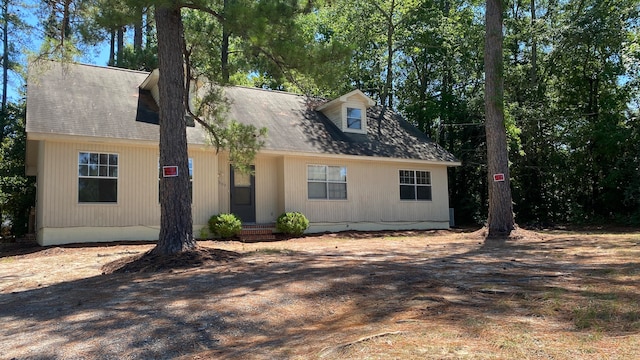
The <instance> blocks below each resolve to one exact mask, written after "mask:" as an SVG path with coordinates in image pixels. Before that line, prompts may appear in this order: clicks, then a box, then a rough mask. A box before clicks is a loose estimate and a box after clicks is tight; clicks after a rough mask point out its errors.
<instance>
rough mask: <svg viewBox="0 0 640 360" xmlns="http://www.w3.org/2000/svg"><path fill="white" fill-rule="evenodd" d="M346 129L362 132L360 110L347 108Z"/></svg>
mask: <svg viewBox="0 0 640 360" xmlns="http://www.w3.org/2000/svg"><path fill="white" fill-rule="evenodd" d="M347 129H353V130H362V109H360V108H351V107H348V108H347Z"/></svg>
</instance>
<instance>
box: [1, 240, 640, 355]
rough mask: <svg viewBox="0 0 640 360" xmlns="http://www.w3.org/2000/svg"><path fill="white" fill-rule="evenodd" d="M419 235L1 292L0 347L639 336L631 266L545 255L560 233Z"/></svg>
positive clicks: (125, 349) (163, 347)
mask: <svg viewBox="0 0 640 360" xmlns="http://www.w3.org/2000/svg"><path fill="white" fill-rule="evenodd" d="M428 240H429V239H428V237H426V238H425V241H424V246H423V248H422V249H420V251H419V252H416V251H415V249H414V250H411V251H410V250H409V249H403V248H396V249H394V250H392V251H384V252H383V251H380V250H369V251H368V252H365V253H362V252H360V251H358V252H357V253H356V252H353V251H349V250H337V249H326V250H323V251H322V252H320V251H315V252H305V251H287V252H282V253H273V254H253V255H246V254H245V255H244V256H237V255H236V254H234V253H221V254H224V255H225V256H227V258H220V259H217V260H216V259H213V260H211V261H210V262H207V263H206V264H203V265H201V266H199V267H197V268H184V269H176V270H172V271H167V272H162V273H144V272H137V273H113V274H105V275H102V276H95V277H92V278H87V279H81V280H76V281H70V282H65V283H60V284H56V285H53V286H49V287H46V288H38V289H33V290H29V291H24V292H17V293H9V294H0V319H2V321H3V323H4V324H5V325H6V326H5V327H3V329H2V330H0V334H2V337H1V338H2V339H4V340H0V348H7V347H6V346H5V345H6V344H7V341H8V340H7V339H11V342H12V344H13V345H14V346H15V347H14V350H12V351H13V352H12V353H10V354H16V353H18V354H21V355H20V356H21V357H25V358H61V357H64V356H69V354H72V355H71V356H74V355H73V354H75V356H81V357H87V358H117V357H121V356H123V354H126V355H127V356H128V357H131V358H157V359H164V358H175V357H179V356H186V355H189V354H195V353H198V352H203V351H206V354H208V356H212V357H215V358H218V359H237V358H288V357H290V356H291V355H292V352H295V351H300V350H299V349H306V351H309V353H310V354H311V353H315V354H317V353H318V351H319V350H320V349H321V348H323V347H325V346H326V345H327V344H331V343H332V342H340V341H339V339H342V341H344V339H345V338H347V339H348V338H352V339H353V338H357V337H360V336H361V335H362V333H363V332H367V331H376V329H377V328H378V327H379V326H394V327H398V326H402V324H403V322H405V321H417V322H429V321H435V320H443V321H448V322H450V323H451V324H453V326H458V327H459V328H461V329H463V330H465V331H473V329H474V327H477V326H478V325H477V322H482V321H490V320H486V319H488V318H490V317H491V316H524V317H533V318H550V319H553V320H554V321H557V322H562V323H564V324H566V326H568V327H571V326H573V327H574V329H575V331H583V330H588V329H590V326H591V325H592V324H593V325H594V326H595V325H597V327H598V332H599V333H604V334H609V335H620V334H629V333H633V334H636V333H638V332H639V331H640V312H639V311H638V309H637V307H636V299H637V298H638V295H639V294H638V290H637V277H638V276H637V275H638V273H637V270H636V269H638V267H639V266H640V263H639V262H634V263H623V264H621V263H615V262H610V263H607V262H598V263H591V262H584V264H577V263H572V262H571V261H569V260H570V259H568V258H567V256H564V257H557V256H555V255H557V251H558V250H557V249H555V248H556V247H557V246H564V247H568V246H571V244H569V243H568V242H567V239H563V238H559V239H554V240H549V241H521V242H509V241H507V242H505V243H501V244H487V243H486V242H485V243H483V242H482V241H479V240H478V239H475V238H474V239H472V240H468V239H466V240H465V239H462V240H459V241H452V242H450V243H448V244H445V245H433V244H429V241H428ZM574 244H575V243H574ZM436 248H437V249H436ZM442 249H444V250H442ZM585 256H596V255H585ZM617 274H622V275H627V276H613V275H617ZM603 283H607V284H609V286H608V287H606V288H602V289H601V288H600V287H599V286H600V285H602V284H603ZM556 303H557V305H556ZM571 303H573V305H572V304H571ZM299 308H307V309H309V308H311V309H313V311H306V312H304V313H300V314H297V313H296V310H295V309H299ZM621 322H622V323H623V325H624V326H621V325H620V324H621ZM35 343H46V344H47V346H46V350H41V349H43V348H42V347H37V348H34V347H32V344H35ZM32 349H38V350H32ZM61 349H64V350H61Z"/></svg>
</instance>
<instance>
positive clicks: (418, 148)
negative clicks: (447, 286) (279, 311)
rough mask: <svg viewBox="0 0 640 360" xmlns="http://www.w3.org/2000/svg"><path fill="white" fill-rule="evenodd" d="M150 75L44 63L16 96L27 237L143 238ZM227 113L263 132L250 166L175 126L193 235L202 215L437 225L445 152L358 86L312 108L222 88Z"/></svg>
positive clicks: (150, 209)
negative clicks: (234, 162) (241, 167)
mask: <svg viewBox="0 0 640 360" xmlns="http://www.w3.org/2000/svg"><path fill="white" fill-rule="evenodd" d="M158 76H159V75H158V72H157V71H154V72H152V73H146V72H138V71H130V70H123V69H117V68H109V67H98V66H91V65H81V64H64V65H61V64H59V63H53V62H52V63H49V64H46V65H45V66H41V67H39V68H37V69H32V70H31V72H30V76H29V81H28V90H27V120H26V131H27V156H26V158H27V161H26V172H27V175H32V176H36V178H37V204H36V231H37V236H36V237H37V240H38V243H39V244H41V245H53V244H64V243H78V242H97V241H114V240H155V239H157V238H158V234H159V224H160V205H159V202H158V184H159V181H158V176H159V171H158V170H159V169H158V158H159V150H158V125H157V123H158V113H157V101H162V99H158V97H157V80H158ZM224 92H225V95H226V97H227V98H228V99H229V100H230V103H231V107H230V113H229V117H230V118H233V119H236V120H237V121H239V122H243V123H250V124H254V125H255V126H257V127H258V128H260V127H266V128H267V129H268V134H267V137H266V139H265V145H264V147H263V148H262V149H261V150H260V152H259V153H258V155H257V157H256V158H255V162H254V167H255V171H254V174H253V175H251V176H249V175H242V174H234V171H233V167H232V166H231V164H230V163H229V161H228V156H227V154H225V153H224V152H220V153H216V150H215V148H214V147H212V146H211V145H209V144H208V141H207V137H206V134H205V133H204V131H203V129H202V128H200V126H199V125H197V124H196V126H193V127H188V128H187V138H188V144H189V172H190V176H191V181H192V199H193V206H192V212H193V223H194V235H195V236H197V234H199V230H200V229H201V228H202V227H203V226H205V225H206V223H207V220H208V219H209V218H210V217H211V216H212V215H215V214H218V213H223V212H233V213H235V214H237V215H239V216H240V217H241V219H242V221H243V222H245V223H255V224H268V223H274V222H275V220H276V218H277V217H278V216H279V215H280V214H281V213H283V212H285V211H300V212H302V213H303V214H305V215H306V216H307V218H308V219H309V221H310V227H309V229H308V232H324V231H341V230H393V229H443V228H448V227H449V204H448V189H447V167H449V166H457V165H460V163H459V162H458V160H456V159H455V158H454V156H453V155H451V154H450V153H448V152H447V151H445V150H444V149H442V148H441V147H439V146H438V145H437V144H436V143H434V142H432V141H431V140H430V139H428V138H427V137H426V136H425V135H424V134H422V133H421V132H420V131H419V130H417V129H416V128H415V127H413V126H411V125H410V124H409V123H408V122H406V121H405V120H404V119H402V118H401V117H400V116H398V115H397V114H395V113H393V112H391V111H385V112H384V113H382V107H380V106H375V104H374V102H373V101H372V100H371V99H370V98H368V97H367V96H366V95H365V94H363V93H362V92H360V91H359V90H355V91H352V92H350V93H348V94H345V95H343V96H341V97H339V98H337V99H333V100H331V101H324V102H321V103H318V102H315V103H313V102H311V101H308V99H307V98H306V97H305V96H301V95H296V94H291V93H285V92H278V91H268V90H263V89H257V88H245V87H227V88H225V89H224Z"/></svg>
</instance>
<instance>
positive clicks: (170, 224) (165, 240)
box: [153, 5, 196, 255]
mask: <svg viewBox="0 0 640 360" xmlns="http://www.w3.org/2000/svg"><path fill="white" fill-rule="evenodd" d="M169 6H170V5H165V6H164V7H161V6H157V7H156V12H155V15H156V29H157V36H158V65H159V71H160V79H159V83H158V87H159V91H160V98H159V100H160V101H159V102H160V104H159V107H160V166H161V167H162V166H178V176H177V177H162V178H161V179H160V237H159V239H158V244H157V245H156V247H155V248H154V249H153V253H155V254H164V255H168V254H175V253H179V252H182V251H186V250H190V249H194V248H195V247H196V242H195V240H194V238H193V220H192V217H191V195H190V192H189V166H188V161H189V160H188V152H187V132H186V123H185V107H184V92H185V78H184V59H183V52H182V51H183V44H184V38H183V28H182V18H181V17H180V8H179V7H178V6H177V5H174V6H173V7H169Z"/></svg>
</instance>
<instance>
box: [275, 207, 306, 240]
mask: <svg viewBox="0 0 640 360" xmlns="http://www.w3.org/2000/svg"><path fill="white" fill-rule="evenodd" d="M308 227H309V220H307V217H306V216H304V215H303V214H302V213H300V212H297V211H296V212H286V213H283V214H282V215H280V216H278V220H276V230H278V231H279V232H281V233H284V234H288V235H294V236H300V235H302V234H304V231H305V230H307V228H308Z"/></svg>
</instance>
